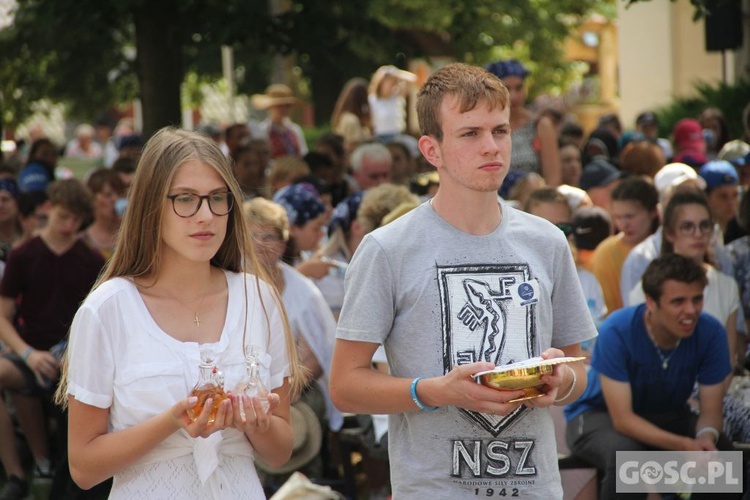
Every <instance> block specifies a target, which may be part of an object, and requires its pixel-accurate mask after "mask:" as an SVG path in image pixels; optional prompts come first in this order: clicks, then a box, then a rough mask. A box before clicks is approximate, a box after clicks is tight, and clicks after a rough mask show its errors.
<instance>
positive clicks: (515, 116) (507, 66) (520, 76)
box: [485, 59, 562, 186]
mask: <svg viewBox="0 0 750 500" xmlns="http://www.w3.org/2000/svg"><path fill="white" fill-rule="evenodd" d="M485 69H486V70H487V71H489V72H490V73H492V74H493V75H495V76H497V77H498V78H500V79H501V80H502V81H503V83H504V84H505V86H506V87H507V88H508V92H510V128H511V139H512V141H513V150H512V151H511V157H510V168H511V171H517V170H520V171H523V172H536V173H538V174H541V176H542V177H544V180H545V181H546V182H547V185H549V186H559V185H560V184H561V182H562V174H561V170H560V152H559V149H558V146H557V129H556V128H555V125H554V123H553V122H552V120H551V119H550V117H549V116H536V115H535V114H534V113H533V112H532V111H531V110H529V109H527V108H526V77H527V76H529V74H530V72H529V70H528V68H526V66H524V65H523V64H521V63H520V62H519V61H517V60H515V59H510V60H505V61H495V62H493V63H490V64H488V65H487V66H486V67H485Z"/></svg>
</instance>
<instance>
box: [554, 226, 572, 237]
mask: <svg viewBox="0 0 750 500" xmlns="http://www.w3.org/2000/svg"><path fill="white" fill-rule="evenodd" d="M555 225H556V226H557V228H558V229H559V230H560V231H562V232H563V234H564V235H565V237H566V238H567V237H568V236H570V235H571V234H573V231H574V229H575V228H574V227H573V224H569V223H567V222H560V223H558V224H555Z"/></svg>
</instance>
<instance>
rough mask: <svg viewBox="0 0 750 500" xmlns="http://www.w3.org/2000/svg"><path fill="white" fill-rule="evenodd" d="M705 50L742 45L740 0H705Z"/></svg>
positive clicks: (727, 48) (710, 50)
mask: <svg viewBox="0 0 750 500" xmlns="http://www.w3.org/2000/svg"><path fill="white" fill-rule="evenodd" d="M705 5H706V18H705V21H706V22H705V26H706V51H708V52H712V51H720V50H729V49H735V48H737V47H739V46H740V45H742V0H705Z"/></svg>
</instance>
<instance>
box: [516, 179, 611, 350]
mask: <svg viewBox="0 0 750 500" xmlns="http://www.w3.org/2000/svg"><path fill="white" fill-rule="evenodd" d="M524 210H525V211H526V212H528V213H530V214H531V215H536V216H538V217H541V218H542V219H546V220H548V221H549V222H551V223H552V224H554V225H555V227H557V229H559V230H560V231H562V232H563V234H564V235H565V237H566V238H568V244H569V245H570V250H571V252H573V257H574V258H575V257H576V252H577V249H576V247H575V243H574V242H573V238H571V236H572V235H573V232H574V230H575V228H574V226H573V222H572V219H573V214H572V212H571V210H570V205H569V204H568V200H567V198H566V197H565V195H564V194H562V193H561V192H559V191H558V190H557V189H556V188H553V187H543V188H540V189H537V190H536V191H533V192H532V193H531V194H530V195H529V199H528V200H527V201H526V205H525V206H524ZM575 260H576V262H578V260H577V259H575ZM576 271H577V272H578V279H579V280H580V282H581V287H582V288H583V295H584V296H585V297H586V303H587V304H588V306H589V312H590V313H591V319H593V320H594V324H595V325H596V326H597V327H598V326H599V323H600V322H601V321H602V320H603V319H604V317H605V316H606V315H607V306H606V305H605V303H604V296H603V294H602V287H601V286H600V285H599V281H597V279H596V277H595V276H594V275H593V274H592V273H590V272H589V271H587V270H586V269H584V268H583V266H581V265H578V264H576ZM592 346H593V342H589V343H583V344H582V345H581V347H582V348H583V352H584V354H585V355H587V356H588V355H590V352H591V347H592Z"/></svg>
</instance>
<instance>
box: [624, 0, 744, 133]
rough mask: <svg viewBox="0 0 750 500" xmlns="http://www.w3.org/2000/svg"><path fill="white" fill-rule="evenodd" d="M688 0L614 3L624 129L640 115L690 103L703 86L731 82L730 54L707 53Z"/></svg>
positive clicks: (701, 25) (700, 25) (699, 23)
mask: <svg viewBox="0 0 750 500" xmlns="http://www.w3.org/2000/svg"><path fill="white" fill-rule="evenodd" d="M694 13H695V8H694V7H693V5H691V3H690V0H676V1H674V2H670V1H666V0H654V1H650V2H638V3H635V4H633V5H631V6H629V7H628V6H627V4H626V2H622V1H618V2H617V27H618V41H617V45H618V54H619V61H618V62H619V97H620V99H619V104H620V110H619V113H620V118H621V119H622V122H623V125H624V126H625V128H631V127H633V126H634V122H635V118H636V116H637V115H638V113H640V112H641V111H644V110H647V109H653V108H657V107H659V106H663V105H666V104H669V102H670V101H671V100H672V99H673V98H675V97H689V96H690V95H693V94H694V93H695V88H694V85H695V83H696V82H699V81H702V82H706V83H709V84H712V85H714V84H716V83H718V82H721V81H724V80H725V79H726V81H727V83H732V82H734V80H735V53H734V52H733V51H726V53H724V54H722V53H721V52H706V49H705V31H704V22H703V20H699V21H693V15H694Z"/></svg>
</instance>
